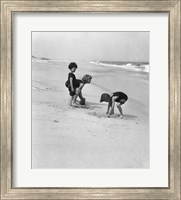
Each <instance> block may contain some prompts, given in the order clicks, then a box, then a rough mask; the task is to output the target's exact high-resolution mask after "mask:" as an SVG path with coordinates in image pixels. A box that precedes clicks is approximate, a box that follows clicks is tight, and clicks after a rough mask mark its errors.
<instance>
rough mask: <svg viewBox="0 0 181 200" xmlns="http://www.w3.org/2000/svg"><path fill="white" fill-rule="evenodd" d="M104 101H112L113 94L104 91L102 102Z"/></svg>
mask: <svg viewBox="0 0 181 200" xmlns="http://www.w3.org/2000/svg"><path fill="white" fill-rule="evenodd" d="M103 101H105V102H111V96H110V95H109V94H107V93H103V94H102V95H101V99H100V102H103Z"/></svg>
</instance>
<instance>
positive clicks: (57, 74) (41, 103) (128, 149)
mask: <svg viewBox="0 0 181 200" xmlns="http://www.w3.org/2000/svg"><path fill="white" fill-rule="evenodd" d="M68 64H69V62H60V63H46V62H45V63H37V62H34V63H32V168H39V169H41V168H44V169H48V168H69V169H70V168H75V169H77V168H81V169H82V168H89V169H98V168H99V169H100V168H104V169H109V168H149V164H150V163H149V160H150V158H149V77H148V75H146V74H145V73H141V72H132V71H127V70H123V69H119V68H114V67H104V66H98V65H95V64H90V63H88V62H86V61H85V62H83V61H81V62H77V64H78V69H77V71H76V73H75V75H76V77H77V78H81V77H82V76H83V75H84V74H90V75H92V76H93V79H92V83H91V84H89V85H85V86H84V88H83V91H82V92H83V96H84V97H85V98H86V101H87V108H72V109H71V108H69V107H68V106H67V105H68V97H69V95H68V90H67V88H66V87H65V85H64V83H65V81H66V80H67V75H68V72H69V71H68V67H67V66H68ZM115 91H122V92H125V93H126V94H127V95H128V98H129V99H128V101H127V102H126V103H125V104H124V105H123V106H122V108H123V113H124V118H123V119H120V118H118V117H116V116H117V114H118V110H117V108H116V107H115V117H114V118H107V117H106V115H105V112H106V109H107V104H106V103H99V100H100V95H101V93H103V92H108V93H109V92H110V93H111V92H115Z"/></svg>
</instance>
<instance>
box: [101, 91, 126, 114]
mask: <svg viewBox="0 0 181 200" xmlns="http://www.w3.org/2000/svg"><path fill="white" fill-rule="evenodd" d="M127 100H128V96H127V95H126V94H125V93H123V92H114V93H112V94H107V93H103V94H102V95H101V99H100V102H108V107H107V112H106V114H107V116H108V117H110V115H113V114H114V107H115V104H116V106H117V108H118V110H119V113H120V118H123V111H122V107H121V106H122V105H123V104H124V103H125V102H126V101H127Z"/></svg>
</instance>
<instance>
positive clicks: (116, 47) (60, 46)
mask: <svg viewBox="0 0 181 200" xmlns="http://www.w3.org/2000/svg"><path fill="white" fill-rule="evenodd" d="M149 37H150V33H149V32H32V55H33V56H37V57H45V58H53V59H68V60H88V61H95V60H98V61H133V62H149V49H150V47H149V45H150V44H149V41H150V39H149Z"/></svg>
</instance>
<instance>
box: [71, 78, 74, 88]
mask: <svg viewBox="0 0 181 200" xmlns="http://www.w3.org/2000/svg"><path fill="white" fill-rule="evenodd" d="M70 87H71V91H72V92H74V87H73V78H72V77H70Z"/></svg>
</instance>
